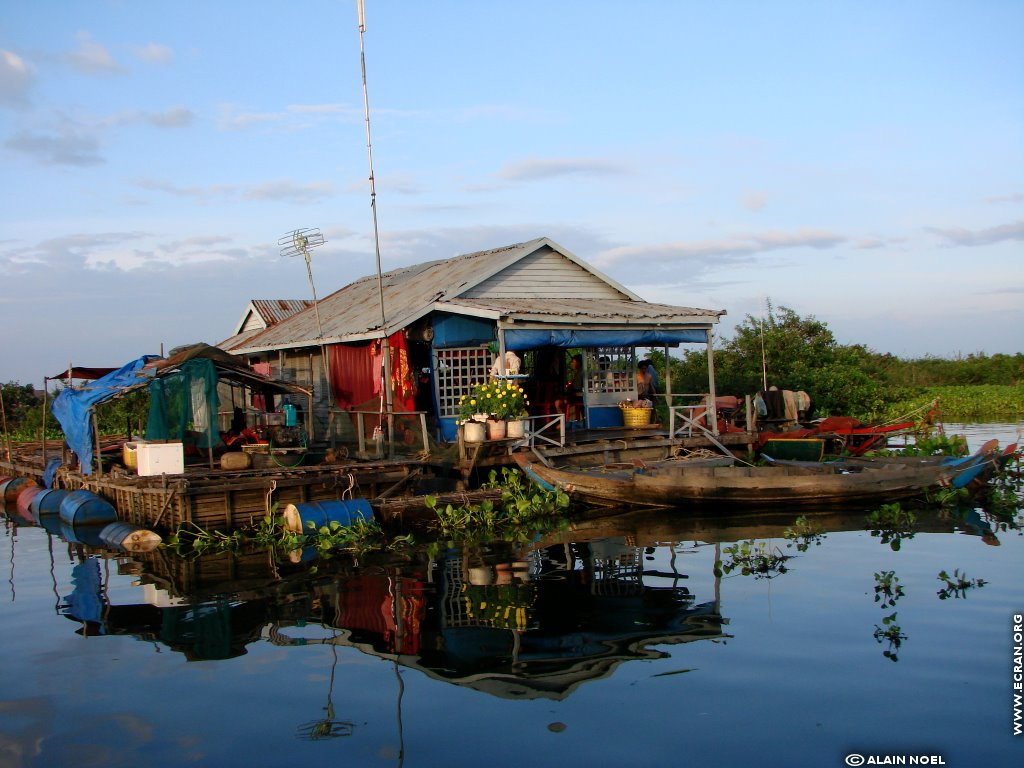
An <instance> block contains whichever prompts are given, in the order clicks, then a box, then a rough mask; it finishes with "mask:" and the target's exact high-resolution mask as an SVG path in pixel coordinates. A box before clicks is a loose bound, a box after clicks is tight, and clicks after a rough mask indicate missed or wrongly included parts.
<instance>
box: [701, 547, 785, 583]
mask: <svg viewBox="0 0 1024 768" xmlns="http://www.w3.org/2000/svg"><path fill="white" fill-rule="evenodd" d="M724 551H725V553H726V554H727V555H729V560H728V561H725V562H723V561H719V562H716V563H715V573H716V575H717V574H729V573H732V572H733V571H736V570H738V571H739V572H740V574H741V575H743V576H753V577H754V578H755V579H773V578H775V577H776V576H781V575H782V574H783V573H785V572H786V571H787V570H789V569H788V568H786V561H787V560H789V559H790V558H791V557H792V556H791V555H785V554H783V553H782V551H781V550H780V549H779V548H778V547H775V546H772V547H769V546H768V544H766V543H765V542H763V541H758V542H754V541H752V540H751V541H741V542H739V543H738V544H734V545H732V546H731V547H726V548H725V550H724Z"/></svg>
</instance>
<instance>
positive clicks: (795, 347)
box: [0, 305, 1024, 440]
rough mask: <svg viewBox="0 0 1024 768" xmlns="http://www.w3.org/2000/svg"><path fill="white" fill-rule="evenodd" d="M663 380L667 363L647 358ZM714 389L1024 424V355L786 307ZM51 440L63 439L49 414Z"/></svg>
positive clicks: (689, 381) (682, 369)
mask: <svg viewBox="0 0 1024 768" xmlns="http://www.w3.org/2000/svg"><path fill="white" fill-rule="evenodd" d="M682 354H683V357H682V359H679V358H678V357H677V356H676V355H673V357H672V391H673V392H694V393H698V392H706V391H707V389H708V374H707V354H706V353H705V351H704V350H703V349H699V350H697V349H694V350H686V351H684V352H683V353H682ZM650 357H651V359H652V360H653V361H654V364H655V368H656V369H657V370H658V374H659V376H660V378H661V381H664V380H665V356H664V355H663V354H661V353H659V352H654V353H652V354H651V355H650ZM715 381H716V387H717V391H718V393H719V394H722V395H740V396H742V395H749V394H753V393H755V392H758V391H760V390H762V389H764V388H765V383H766V382H767V385H768V386H769V387H771V386H776V387H778V388H779V389H792V390H803V391H805V392H807V393H808V394H809V395H810V396H811V398H812V401H813V402H814V405H815V412H814V415H815V416H829V415H845V416H854V417H856V418H859V419H862V420H864V421H874V420H880V419H889V418H895V417H896V416H899V415H902V414H905V413H909V412H910V411H912V410H913V409H914V408H917V407H924V406H927V405H928V404H929V403H930V402H931V401H932V400H934V399H936V398H938V399H939V407H940V413H941V417H942V418H944V419H947V420H950V421H963V420H1008V421H1013V420H1017V419H1021V418H1024V354H1022V353H1020V352H1018V353H1016V354H1013V355H1003V354H997V355H986V354H985V353H984V352H978V353H975V354H969V355H967V356H960V355H958V356H956V357H953V358H951V359H944V358H937V357H924V358H920V359H916V360H902V359H900V358H898V357H894V356H893V355H887V354H879V353H878V352H874V351H873V350H870V349H868V348H867V347H865V346H862V345H859V344H857V345H843V344H837V343H836V340H835V338H834V337H833V335H832V332H831V331H830V330H829V328H828V326H827V325H826V324H825V323H823V322H821V321H819V320H816V319H815V318H814V317H813V316H809V317H806V318H802V317H799V316H798V315H797V314H796V313H795V312H794V311H793V310H791V309H788V308H786V307H777V308H776V307H773V306H771V305H769V306H768V311H767V314H766V316H765V317H764V318H755V317H752V316H751V315H747V317H746V318H745V319H744V321H743V322H742V323H741V324H740V325H739V326H737V328H736V332H735V335H734V336H733V337H732V338H731V339H730V338H725V337H722V338H719V339H717V340H716V343H715ZM0 386H2V391H3V402H4V412H5V415H6V420H7V430H8V433H9V434H10V435H11V436H12V437H13V438H14V439H16V440H17V439H21V440H36V439H38V438H39V434H40V432H39V430H40V425H41V424H42V408H41V405H42V402H41V398H40V397H38V396H37V395H36V394H35V391H34V390H33V388H32V386H31V385H27V384H26V385H20V384H18V383H17V382H11V383H8V384H3V385H0ZM147 399H148V397H147V394H146V393H145V392H137V393H133V394H132V395H130V396H128V397H124V398H118V399H116V400H114V401H112V402H111V403H108V404H106V405H105V406H104V407H103V408H100V409H99V411H98V417H99V426H100V431H101V432H103V433H105V434H111V433H127V432H128V431H130V430H139V429H140V428H141V427H142V426H143V425H144V424H145V421H146V414H147ZM47 427H48V429H47V434H48V436H50V437H53V436H59V434H60V433H59V431H58V430H57V429H56V425H55V424H54V422H53V417H52V415H49V414H48V415H47Z"/></svg>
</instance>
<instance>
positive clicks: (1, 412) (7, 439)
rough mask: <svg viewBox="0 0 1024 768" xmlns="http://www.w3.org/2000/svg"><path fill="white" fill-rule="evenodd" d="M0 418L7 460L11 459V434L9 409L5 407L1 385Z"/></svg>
mask: <svg viewBox="0 0 1024 768" xmlns="http://www.w3.org/2000/svg"><path fill="white" fill-rule="evenodd" d="M0 419H2V420H3V426H4V443H5V444H6V445H7V460H8V461H10V460H11V435H10V433H9V432H8V431H7V409H6V408H4V391H3V387H0Z"/></svg>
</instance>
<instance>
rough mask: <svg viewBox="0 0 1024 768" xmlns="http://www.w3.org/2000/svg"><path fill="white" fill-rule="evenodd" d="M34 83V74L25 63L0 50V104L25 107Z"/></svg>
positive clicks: (18, 57) (17, 57) (16, 56)
mask: <svg viewBox="0 0 1024 768" xmlns="http://www.w3.org/2000/svg"><path fill="white" fill-rule="evenodd" d="M34 81H35V72H33V70H32V67H31V66H29V64H28V62H27V61H25V60H24V59H23V58H21V57H20V56H19V55H18V54H16V53H13V52H12V51H7V50H4V49H2V48H0V104H3V105H6V106H12V107H27V106H28V104H29V98H28V97H29V91H31V90H32V84H33V82H34Z"/></svg>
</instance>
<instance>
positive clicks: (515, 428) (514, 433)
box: [505, 419, 526, 437]
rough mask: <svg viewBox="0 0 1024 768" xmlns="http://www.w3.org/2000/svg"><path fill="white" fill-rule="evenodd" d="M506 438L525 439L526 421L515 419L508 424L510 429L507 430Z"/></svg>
mask: <svg viewBox="0 0 1024 768" xmlns="http://www.w3.org/2000/svg"><path fill="white" fill-rule="evenodd" d="M505 435H506V437H524V436H525V435H526V420H525V419H515V420H514V421H510V422H508V427H506V429H505Z"/></svg>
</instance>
